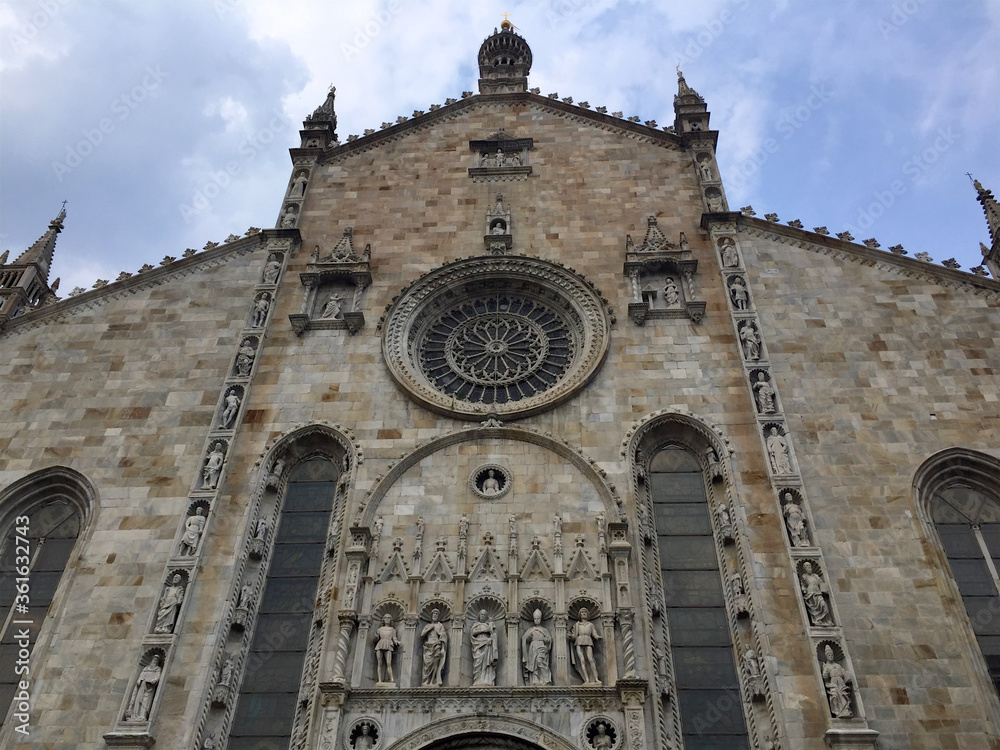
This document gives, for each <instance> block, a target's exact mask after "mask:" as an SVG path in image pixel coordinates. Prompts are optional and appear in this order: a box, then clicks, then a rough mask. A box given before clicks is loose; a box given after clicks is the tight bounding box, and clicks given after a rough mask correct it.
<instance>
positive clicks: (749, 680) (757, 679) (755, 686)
mask: <svg viewBox="0 0 1000 750" xmlns="http://www.w3.org/2000/svg"><path fill="white" fill-rule="evenodd" d="M743 676H744V678H745V679H746V684H747V687H748V688H749V690H750V695H751V696H752V697H754V698H763V697H764V696H765V694H766V692H767V691H766V686H765V684H764V674H763V672H762V671H761V668H760V659H759V658H758V657H757V652H756V651H754V650H753V649H752V648H748V649H747V650H746V651H744V652H743Z"/></svg>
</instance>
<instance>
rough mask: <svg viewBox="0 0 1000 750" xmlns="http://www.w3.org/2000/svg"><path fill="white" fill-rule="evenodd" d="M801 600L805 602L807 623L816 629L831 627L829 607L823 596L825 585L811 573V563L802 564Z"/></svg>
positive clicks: (818, 577)
mask: <svg viewBox="0 0 1000 750" xmlns="http://www.w3.org/2000/svg"><path fill="white" fill-rule="evenodd" d="M799 583H800V588H801V589H802V598H803V599H804V600H805V603H806V609H807V610H808V612H809V621H810V622H811V623H812V624H813V625H815V626H816V627H828V626H831V625H833V619H832V618H831V617H830V607H829V605H828V604H827V603H826V597H825V596H823V589H824V588H826V584H825V583H824V582H823V578H822V576H820V575H818V574H817V573H815V572H813V567H812V563H810V562H808V561H807V562H804V563H802V574H801V575H800V576H799Z"/></svg>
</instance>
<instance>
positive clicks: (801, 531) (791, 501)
mask: <svg viewBox="0 0 1000 750" xmlns="http://www.w3.org/2000/svg"><path fill="white" fill-rule="evenodd" d="M784 499H785V508H784V510H783V511H782V513H784V516H785V527H786V528H787V529H788V536H789V538H790V539H791V540H792V546H793V547H808V546H809V535H808V533H807V532H806V514H805V513H803V512H802V508H801V507H800V506H799V504H798V503H797V502H795V497H794V495H792V493H791V492H786V493H785V494H784Z"/></svg>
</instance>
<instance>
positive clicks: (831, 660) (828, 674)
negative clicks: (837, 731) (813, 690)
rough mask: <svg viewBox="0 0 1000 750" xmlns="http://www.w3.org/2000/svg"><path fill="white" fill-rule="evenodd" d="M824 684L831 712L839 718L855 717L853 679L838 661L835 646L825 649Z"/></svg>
mask: <svg viewBox="0 0 1000 750" xmlns="http://www.w3.org/2000/svg"><path fill="white" fill-rule="evenodd" d="M823 658H824V659H825V660H826V661H824V662H823V684H824V685H825V686H826V695H827V698H829V699H830V713H831V714H833V716H835V717H836V718H838V719H850V718H853V717H854V711H852V710H851V688H852V683H853V680H852V679H851V675H850V674H848V672H847V670H846V669H844V668H843V667H842V666H841V665H840V664H838V663H837V661H836V656H835V655H834V653H833V648H832V647H830V646H827V647H826V648H825V649H823Z"/></svg>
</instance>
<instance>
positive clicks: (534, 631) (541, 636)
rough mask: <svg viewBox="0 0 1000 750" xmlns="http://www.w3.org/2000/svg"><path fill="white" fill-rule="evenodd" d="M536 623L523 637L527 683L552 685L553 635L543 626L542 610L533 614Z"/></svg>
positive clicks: (523, 656) (523, 658)
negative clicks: (551, 655)
mask: <svg viewBox="0 0 1000 750" xmlns="http://www.w3.org/2000/svg"><path fill="white" fill-rule="evenodd" d="M532 619H533V621H534V623H535V624H534V625H532V626H531V627H530V628H528V629H527V630H526V631H525V632H524V635H523V636H522V637H521V661H522V662H523V663H524V682H525V684H526V685H551V684H552V670H551V668H550V667H549V656H550V654H551V653H552V636H550V635H549V631H548V630H546V629H545V628H543V627H542V611H541V610H540V609H536V610H535V611H534V613H533V614H532Z"/></svg>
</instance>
